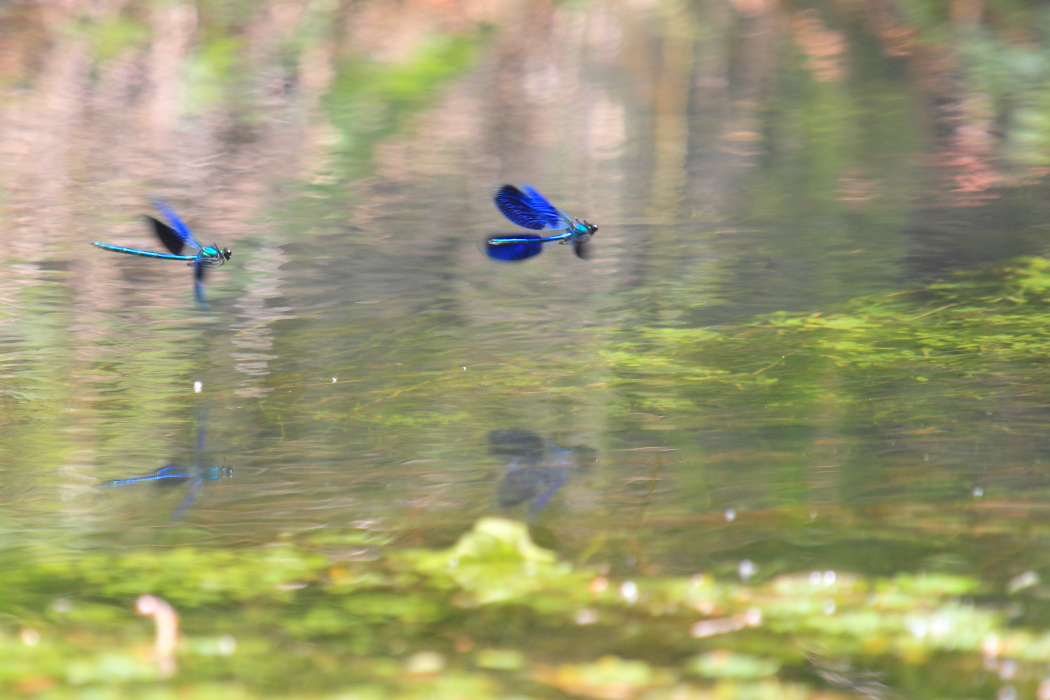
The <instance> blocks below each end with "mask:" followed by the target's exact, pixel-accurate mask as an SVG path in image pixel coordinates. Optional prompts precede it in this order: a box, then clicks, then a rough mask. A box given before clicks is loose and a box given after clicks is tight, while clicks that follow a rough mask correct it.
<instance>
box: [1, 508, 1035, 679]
mask: <svg viewBox="0 0 1050 700" xmlns="http://www.w3.org/2000/svg"><path fill="white" fill-rule="evenodd" d="M0 570H2V571H3V573H2V574H0V577H2V579H3V586H2V589H0V590H3V594H2V596H3V597H2V603H3V607H4V609H5V610H6V611H7V612H6V615H5V617H6V618H7V619H6V622H5V624H4V629H3V634H2V635H0V648H2V650H3V653H4V656H5V659H7V662H6V663H5V664H4V669H5V670H4V672H3V674H2V675H0V689H2V690H3V692H4V693H5V694H8V695H9V694H11V693H34V694H36V696H37V697H46V698H62V697H74V696H75V697H93V698H110V697H150V698H167V697H172V698H175V697H178V698H212V697H227V698H228V697H235V698H236V697H262V696H265V697H270V698H283V697H318V698H362V699H364V698H424V697H426V698H467V697H469V698H478V699H481V698H505V697H520V698H528V697H534V698H541V697H561V696H562V693H564V694H568V695H572V696H575V697H585V698H599V699H602V700H620V699H628V698H653V699H656V698H668V699H685V700H688V699H691V698H698V699H699V698H715V697H753V698H784V697H794V698H807V697H813V698H816V697H821V698H829V697H838V696H839V695H840V694H841V696H842V697H846V696H847V695H850V694H853V693H855V692H882V691H883V690H885V689H886V688H887V687H893V688H894V689H895V690H896V691H897V692H901V693H903V694H904V695H906V696H909V697H916V696H917V695H919V694H926V696H929V695H933V694H939V695H950V694H951V693H952V692H953V689H954V688H957V687H968V688H970V690H971V691H972V690H973V689H974V688H975V687H980V686H982V685H989V686H995V685H996V684H997V683H998V682H999V681H997V680H996V679H995V675H996V674H995V670H996V669H1006V668H1009V669H1010V671H1009V679H1010V682H1011V683H1013V684H1017V685H1020V686H1022V687H1031V686H1034V685H1035V684H1038V683H1039V682H1041V681H1042V680H1043V679H1042V675H1041V674H1043V673H1044V667H1045V660H1046V658H1047V655H1048V654H1050V634H1047V633H1042V632H1033V631H1029V630H1026V629H1024V628H1015V627H1013V626H1011V625H1010V624H1009V622H1008V619H1007V616H1006V614H1005V613H1004V611H1003V610H1002V609H1001V608H999V607H997V606H995V605H991V604H988V603H986V602H980V601H981V599H980V598H979V596H981V595H986V594H987V593H988V591H985V590H982V589H981V587H980V585H979V584H978V583H976V582H975V581H973V580H972V579H970V578H968V577H965V576H949V575H936V574H929V575H915V576H913V575H898V576H895V577H892V578H888V579H879V578H873V579H865V578H862V577H859V576H856V575H852V574H849V573H841V572H839V573H836V572H832V571H814V572H801V573H795V574H784V575H778V576H773V577H771V578H768V579H764V580H758V581H753V582H741V581H740V580H739V579H737V578H736V577H724V578H723V577H715V576H713V575H711V574H710V573H705V572H696V573H695V574H693V575H690V576H685V577H677V578H676V577H666V576H665V577H655V576H638V577H632V578H630V579H622V578H614V577H612V576H609V575H608V574H606V573H604V572H603V571H602V570H601V568H600V567H594V566H587V565H573V564H571V563H569V562H566V561H561V560H559V559H558V557H556V556H555V555H554V553H552V552H550V551H547V550H544V549H542V548H540V547H537V546H536V545H535V544H533V543H532V541H531V540H530V538H529V536H528V533H527V530H526V526H525V525H523V524H520V523H516V522H512V521H508V520H501V519H495V518H486V519H482V520H480V521H478V522H477V523H476V525H475V527H474V529H473V531H471V532H469V533H466V534H464V535H463V537H462V538H461V539H460V540H459V542H458V543H457V544H456V545H454V546H453V547H451V548H449V549H446V550H418V549H409V550H401V551H399V550H398V549H397V548H396V547H392V546H391V543H390V542H386V541H383V539H381V538H379V537H377V536H375V535H372V534H369V533H367V532H364V531H353V530H350V531H345V532H343V533H341V534H340V533H335V532H326V533H325V534H323V535H320V536H314V537H302V538H297V539H295V540H287V541H282V542H275V543H271V544H269V545H266V546H263V547H259V548H254V549H248V550H245V551H240V552H230V551H216V550H207V549H198V548H186V549H179V550H154V551H148V552H145V551H142V552H126V553H121V554H81V555H74V554H66V555H64V556H56V557H52V558H47V559H35V560H32V561H30V562H28V565H27V563H26V562H25V561H20V562H19V565H18V566H17V567H15V566H4V567H3V568H2V569H0ZM27 582H31V585H27ZM30 589H32V590H33V593H29V591H30ZM143 591H149V592H151V593H152V594H153V595H155V596H158V597H160V598H162V599H163V600H166V601H168V602H169V603H170V604H171V605H172V606H173V607H174V609H175V611H176V612H177V614H178V616H179V619H180V620H181V626H180V629H179V636H178V639H177V643H175V644H174V645H173V647H172V649H171V650H170V651H169V652H168V653H169V654H170V655H171V656H170V658H166V657H164V656H163V652H162V651H161V652H160V654H161V655H160V656H158V653H159V652H158V648H159V647H160V645H161V643H162V642H161V641H160V640H156V641H155V639H154V631H153V630H152V629H151V624H150V622H149V621H148V620H143V619H139V618H136V617H135V616H134V614H133V611H132V606H133V603H134V601H135V597H136V596H137V595H138V594H139V593H141V592H143ZM941 665H944V667H945V668H947V667H948V666H949V665H951V666H952V667H954V668H956V669H960V668H961V669H969V670H964V671H958V670H956V671H953V672H952V673H945V674H925V675H924V676H923V677H921V678H919V677H916V675H915V674H913V673H911V672H910V671H909V669H911V668H916V667H919V666H934V667H940V666H941ZM176 668H177V676H176V677H175V679H174V682H172V683H170V684H169V683H161V681H164V680H165V679H167V678H168V677H169V676H170V675H171V674H172V673H173V672H175V671H176ZM1000 675H1002V674H1000ZM938 679H939V680H938ZM913 684H918V685H913ZM880 689H882V690H880Z"/></svg>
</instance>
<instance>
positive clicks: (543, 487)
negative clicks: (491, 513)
mask: <svg viewBox="0 0 1050 700" xmlns="http://www.w3.org/2000/svg"><path fill="white" fill-rule="evenodd" d="M488 440H489V452H491V453H492V454H494V455H496V456H498V457H502V458H504V459H506V460H507V471H506V472H505V473H504V474H503V478H502V479H501V480H500V483H499V488H498V490H497V496H496V498H497V501H498V503H499V505H500V507H501V508H513V507H514V506H517V505H521V504H522V503H527V502H529V501H531V503H530V504H529V509H528V514H529V517H530V518H533V517H535V516H536V515H537V514H538V513H539V512H540V511H542V510H543V509H544V508H545V507H546V505H547V504H548V503H549V502H550V500H551V498H553V497H554V494H556V493H557V492H558V489H560V488H561V487H562V486H563V485H564V484H565V482H566V481H567V480H568V478H569V476H570V475H571V474H572V472H573V471H578V470H584V469H587V468H589V467H590V466H591V465H593V464H594V463H595V461H597V456H598V453H597V451H596V450H594V449H593V448H590V447H586V446H584V445H574V446H572V447H558V446H557V445H555V444H553V443H551V442H548V441H546V440H544V439H543V438H541V437H540V436H539V435H537V434H536V433H533V432H530V431H528V430H520V429H518V428H508V429H506V430H493V431H492V432H490V433H489V435H488Z"/></svg>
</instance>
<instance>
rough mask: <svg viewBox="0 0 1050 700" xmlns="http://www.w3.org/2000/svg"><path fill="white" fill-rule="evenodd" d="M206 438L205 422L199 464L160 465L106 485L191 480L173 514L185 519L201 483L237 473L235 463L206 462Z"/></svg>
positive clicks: (177, 483) (200, 433)
mask: <svg viewBox="0 0 1050 700" xmlns="http://www.w3.org/2000/svg"><path fill="white" fill-rule="evenodd" d="M204 440H205V428H204V425H203V423H202V425H201V426H200V428H199V429H198V430H197V458H196V462H197V463H196V464H193V465H190V466H185V467H183V466H179V465H176V464H168V465H166V466H163V467H161V468H160V469H157V470H155V471H152V472H150V473H149V474H143V475H142V476H133V477H129V478H126V479H113V480H111V481H107V482H106V483H104V484H102V486H103V487H111V486H132V485H136V484H145V483H152V484H153V485H154V486H159V487H162V488H175V487H179V486H184V485H185V484H187V483H188V484H189V490H188V491H187V492H186V495H185V496H184V497H183V499H182V501H181V502H180V503H179V505H178V506H176V507H175V511H174V512H173V513H172V514H171V520H172V522H176V521H178V520H182V518H183V517H184V516H185V515H186V511H187V510H189V509H190V506H192V505H193V503H194V502H195V501H196V500H197V495H198V494H199V493H200V489H201V486H202V485H203V484H204V482H205V481H214V480H215V479H222V478H224V477H232V476H233V469H232V468H231V467H206V466H204V464H203V461H204V460H203V455H204Z"/></svg>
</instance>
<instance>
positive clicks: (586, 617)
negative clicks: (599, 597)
mask: <svg viewBox="0 0 1050 700" xmlns="http://www.w3.org/2000/svg"><path fill="white" fill-rule="evenodd" d="M575 619H576V624H577V625H593V624H594V623H595V622H597V621H598V613H597V612H596V611H595V610H592V609H591V608H583V609H581V610H577V611H576V618H575Z"/></svg>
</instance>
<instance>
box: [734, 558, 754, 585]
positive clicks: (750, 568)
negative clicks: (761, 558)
mask: <svg viewBox="0 0 1050 700" xmlns="http://www.w3.org/2000/svg"><path fill="white" fill-rule="evenodd" d="M736 572H737V574H739V575H740V578H741V579H742V580H744V581H747V580H748V579H749V578H751V577H752V576H754V575H755V574H756V573H758V566H757V565H756V564H755V562H753V561H751V560H750V559H745V560H744V561H742V562H740V565H739V566H737V567H736Z"/></svg>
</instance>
